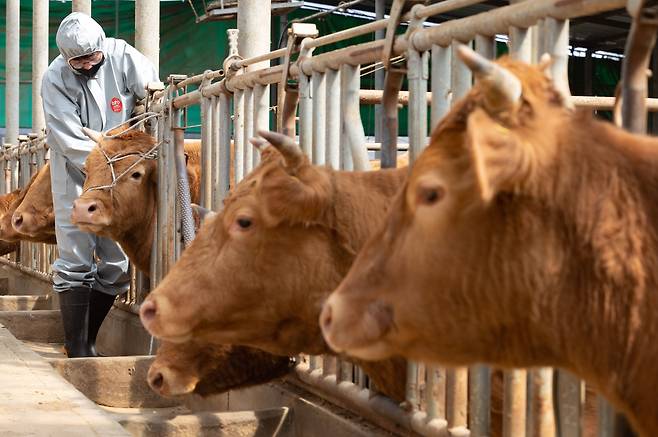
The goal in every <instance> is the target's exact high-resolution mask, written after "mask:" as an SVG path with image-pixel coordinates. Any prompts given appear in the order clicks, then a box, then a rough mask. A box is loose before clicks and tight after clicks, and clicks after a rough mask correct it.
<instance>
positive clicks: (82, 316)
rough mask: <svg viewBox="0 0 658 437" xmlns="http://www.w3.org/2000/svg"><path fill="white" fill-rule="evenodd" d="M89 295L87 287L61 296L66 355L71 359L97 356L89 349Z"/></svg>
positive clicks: (64, 292) (60, 304)
mask: <svg viewBox="0 0 658 437" xmlns="http://www.w3.org/2000/svg"><path fill="white" fill-rule="evenodd" d="M89 294H90V289H89V288H85V287H76V288H71V289H69V290H66V291H62V292H60V293H59V294H58V296H59V309H60V311H61V313H62V324H63V325H64V336H65V338H66V343H65V345H64V347H65V348H66V355H67V356H68V357H69V358H78V357H91V356H95V355H94V354H93V353H92V352H93V351H92V350H90V349H89V343H88V341H87V337H88V333H89Z"/></svg>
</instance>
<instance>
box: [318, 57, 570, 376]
mask: <svg viewBox="0 0 658 437" xmlns="http://www.w3.org/2000/svg"><path fill="white" fill-rule="evenodd" d="M459 56H460V58H461V59H462V61H463V62H465V63H466V64H467V65H468V66H469V68H470V69H471V70H472V71H473V73H474V76H475V79H476V81H475V85H474V86H473V89H472V90H471V92H470V93H469V94H468V96H466V97H465V98H464V99H463V100H462V101H461V102H458V103H456V105H455V107H454V108H453V109H452V111H451V112H450V113H449V114H448V115H447V116H446V117H445V118H444V119H443V120H442V121H441V122H440V124H439V125H438V126H437V128H436V129H435V131H434V132H433V134H432V138H431V144H430V146H429V147H428V148H427V149H426V150H424V151H423V153H422V154H421V155H420V157H419V158H418V160H417V162H416V163H415V165H414V166H413V169H412V172H411V174H410V177H409V179H408V182H407V184H406V185H405V188H404V189H403V190H402V191H401V192H400V193H399V195H398V197H397V198H396V200H395V202H394V204H393V206H392V208H391V210H390V212H389V214H388V217H387V219H386V221H385V225H384V227H383V228H381V229H380V230H379V231H378V232H376V233H375V235H373V236H372V237H371V238H370V240H369V242H368V243H367V244H366V245H365V247H364V248H363V250H362V251H361V252H360V253H359V255H358V256H357V259H356V261H355V263H354V265H353V266H352V268H351V270H350V272H349V274H348V275H347V277H346V278H345V280H344V281H343V282H342V284H341V285H340V286H339V287H338V289H337V290H336V291H334V293H333V294H332V295H331V296H330V298H329V299H328V301H327V302H326V303H325V305H324V308H323V312H322V315H321V317H320V324H321V327H322V330H323V334H324V336H325V339H326V340H327V342H328V344H329V345H330V346H331V347H332V348H333V349H335V350H336V351H342V352H346V353H348V354H350V355H353V356H357V357H360V358H363V359H381V358H384V357H386V356H389V355H392V354H402V355H404V356H407V357H412V358H417V359H435V360H438V361H441V362H444V363H453V364H465V363H472V362H473V361H474V360H475V361H477V360H480V361H486V360H491V361H496V359H497V358H499V357H492V356H491V355H486V354H490V353H492V351H493V350H499V351H500V353H501V354H504V353H505V347H504V346H500V347H497V345H499V344H500V342H501V337H502V338H506V336H505V333H506V332H507V330H509V329H511V326H510V320H527V317H528V314H529V313H530V314H533V313H532V306H531V304H530V300H529V293H528V292H530V291H534V290H532V289H533V287H534V286H537V287H539V283H541V285H542V287H546V288H545V289H550V287H551V286H552V285H555V283H554V282H553V281H558V280H559V277H560V276H559V275H555V276H554V277H553V276H551V275H552V274H553V273H557V272H556V271H555V269H556V268H557V266H559V265H560V262H561V256H562V255H561V254H562V253H563V249H564V247H563V246H560V244H561V242H560V238H558V236H556V235H555V232H554V231H552V232H551V231H549V229H550V227H549V226H547V223H546V221H548V220H552V219H553V218H555V215H554V214H550V213H547V208H548V205H549V204H550V202H549V201H547V199H549V198H550V195H548V194H547V192H546V191H547V190H550V189H553V188H555V185H554V184H553V182H554V179H551V176H552V175H554V174H555V167H556V166H557V165H558V160H557V159H555V158H556V156H558V154H559V148H560V146H561V144H560V141H559V140H558V136H559V135H560V132H561V130H562V129H564V126H565V125H566V121H567V120H568V117H570V116H571V112H569V110H568V109H566V108H565V106H564V105H563V101H562V98H561V96H560V95H559V94H558V92H557V91H556V90H555V89H554V87H553V85H552V83H551V81H550V80H549V79H548V78H547V77H546V76H545V75H544V74H543V71H542V70H541V69H540V68H535V67H531V66H527V65H524V64H521V63H519V62H515V61H512V60H509V59H502V60H500V61H498V62H490V61H488V60H485V59H484V58H482V57H480V56H478V55H476V54H475V53H474V52H472V51H471V50H470V49H466V48H465V47H462V48H461V49H460V51H459ZM540 260H541V261H542V263H540V262H539V261H540ZM515 265H516V266H517V267H513V266H515ZM537 268H539V269H540V270H537ZM514 269H517V271H514ZM515 292H518V293H515ZM517 309H518V310H519V312H520V313H521V312H523V313H522V314H523V315H521V314H519V318H518V319H514V316H513V315H512V314H513V312H514V311H515V310H517ZM528 312H529V313H528ZM533 315H536V314H533ZM517 328H520V330H523V329H522V328H523V327H522V326H521V327H519V326H517ZM484 351H486V354H485V352H484Z"/></svg>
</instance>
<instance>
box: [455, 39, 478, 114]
mask: <svg viewBox="0 0 658 437" xmlns="http://www.w3.org/2000/svg"><path fill="white" fill-rule="evenodd" d="M459 44H460V43H458V42H453V43H452V45H451V47H452V54H451V57H450V58H451V59H450V60H451V69H450V80H451V84H452V87H451V88H452V101H451V102H450V103H451V104H454V103H455V102H456V101H457V100H459V99H461V98H462V97H464V96H465V95H466V94H468V91H469V90H470V89H471V86H472V85H473V73H472V72H471V70H470V69H469V68H468V67H467V66H466V65H465V64H464V63H463V62H461V61H460V60H459V57H458V56H457V54H456V51H457V47H458V46H459ZM469 45H470V43H469Z"/></svg>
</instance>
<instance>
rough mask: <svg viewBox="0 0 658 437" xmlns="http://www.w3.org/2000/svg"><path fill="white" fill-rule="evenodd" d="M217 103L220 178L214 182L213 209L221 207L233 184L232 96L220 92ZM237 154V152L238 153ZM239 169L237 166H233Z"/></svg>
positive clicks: (217, 154) (216, 165)
mask: <svg viewBox="0 0 658 437" xmlns="http://www.w3.org/2000/svg"><path fill="white" fill-rule="evenodd" d="M217 99H218V103H217V108H218V110H216V111H215V115H216V117H217V122H216V123H215V125H216V126H217V130H218V133H219V148H218V153H215V156H216V158H217V160H216V164H215V168H216V170H215V174H217V176H218V179H217V182H216V183H215V184H214V186H215V193H214V196H213V205H212V206H213V209H215V210H217V209H219V206H220V205H221V204H222V201H223V200H224V197H226V194H227V193H228V190H229V186H230V185H231V183H232V181H231V129H230V125H231V112H230V105H231V97H230V96H229V95H228V94H223V93H222V94H220V95H219V97H218V98H217ZM236 156H237V153H236ZM233 171H237V167H234V168H233Z"/></svg>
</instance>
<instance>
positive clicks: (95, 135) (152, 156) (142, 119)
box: [82, 112, 162, 195]
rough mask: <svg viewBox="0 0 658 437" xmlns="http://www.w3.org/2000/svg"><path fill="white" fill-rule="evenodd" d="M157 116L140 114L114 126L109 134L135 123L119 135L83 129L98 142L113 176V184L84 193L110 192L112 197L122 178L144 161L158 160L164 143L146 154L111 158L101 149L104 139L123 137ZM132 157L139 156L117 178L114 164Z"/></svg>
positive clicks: (86, 189) (97, 186)
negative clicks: (159, 151)
mask: <svg viewBox="0 0 658 437" xmlns="http://www.w3.org/2000/svg"><path fill="white" fill-rule="evenodd" d="M157 116H158V114H157V113H155V112H146V113H144V114H140V115H138V116H136V117H132V118H130V119H128V120H126V121H125V122H123V123H121V124H119V125H117V126H114V127H113V128H112V129H109V130H108V131H107V132H110V131H112V130H114V129H116V128H117V127H119V126H122V125H124V124H126V123H130V122H132V121H135V123H134V124H133V125H131V126H129V127H127V128H126V129H124V130H122V131H121V132H118V133H115V134H112V135H107V134H106V133H103V132H97V131H94V130H92V129H88V128H86V127H83V128H82V131H83V132H84V133H85V135H87V136H88V137H89V138H90V139H92V140H94V141H96V143H97V144H98V150H100V152H101V153H102V154H103V156H104V157H105V162H106V164H107V165H108V167H110V174H111V175H112V182H111V183H109V184H107V185H96V186H93V187H87V188H85V189H84V190H83V191H82V193H86V192H88V191H96V190H109V191H110V194H111V195H112V193H113V191H112V189H113V188H114V187H116V185H117V183H118V181H119V180H120V179H121V178H122V177H124V176H125V175H127V174H128V173H130V171H131V170H132V169H134V168H135V167H136V166H137V165H138V164H139V163H141V162H142V161H145V160H153V159H157V157H158V153H157V149H158V147H160V145H161V144H162V141H160V142H158V143H156V144H154V145H153V147H151V148H150V149H149V150H148V151H146V152H130V153H124V154H117V155H114V156H109V155H108V154H107V153H106V152H105V150H103V148H102V147H101V143H100V142H101V140H103V139H111V138H116V137H118V136H120V135H123V134H125V133H126V132H128V131H131V130H133V129H135V128H137V127H138V126H139V125H140V124H142V123H144V122H146V121H147V120H149V119H151V118H154V117H157ZM132 156H138V157H139V158H138V159H137V160H136V161H135V162H133V163H132V164H131V165H130V166H128V168H126V169H125V170H124V171H122V172H121V173H120V174H119V175H118V176H117V174H116V170H115V169H114V163H115V162H119V161H123V160H124V159H126V158H130V157H132Z"/></svg>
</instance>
